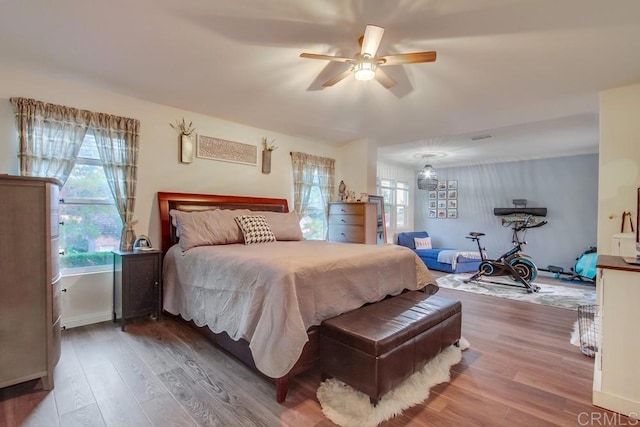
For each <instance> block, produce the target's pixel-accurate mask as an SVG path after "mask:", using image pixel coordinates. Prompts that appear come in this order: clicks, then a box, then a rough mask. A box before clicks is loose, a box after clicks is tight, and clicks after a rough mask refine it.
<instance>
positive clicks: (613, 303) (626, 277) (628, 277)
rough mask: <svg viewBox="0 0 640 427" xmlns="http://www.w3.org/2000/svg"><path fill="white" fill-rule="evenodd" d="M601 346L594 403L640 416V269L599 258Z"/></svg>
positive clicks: (594, 376) (596, 370) (596, 365)
mask: <svg viewBox="0 0 640 427" xmlns="http://www.w3.org/2000/svg"><path fill="white" fill-rule="evenodd" d="M598 270H599V277H598V283H597V303H598V306H599V307H600V310H599V311H600V322H599V326H600V331H599V336H600V346H599V349H598V352H597V353H596V360H595V366H594V375H593V404H594V405H596V406H600V407H602V408H606V409H610V410H612V411H615V412H618V413H621V414H625V415H630V416H632V417H634V418H637V417H638V415H639V414H640V368H639V366H640V328H639V327H638V325H640V310H639V309H638V301H640V267H637V266H631V265H628V264H626V263H625V262H624V261H623V260H622V258H620V257H616V256H608V255H601V256H599V257H598Z"/></svg>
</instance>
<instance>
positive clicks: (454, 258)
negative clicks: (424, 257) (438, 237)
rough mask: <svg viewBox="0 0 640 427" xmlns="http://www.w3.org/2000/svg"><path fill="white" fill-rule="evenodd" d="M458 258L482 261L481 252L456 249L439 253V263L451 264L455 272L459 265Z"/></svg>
mask: <svg viewBox="0 0 640 427" xmlns="http://www.w3.org/2000/svg"><path fill="white" fill-rule="evenodd" d="M458 257H463V258H468V259H481V257H480V252H477V251H476V252H473V251H457V250H455V249H451V250H449V249H445V250H443V251H440V252H438V262H440V263H442V264H451V269H453V270H455V268H456V265H457V264H458Z"/></svg>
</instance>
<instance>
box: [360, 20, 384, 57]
mask: <svg viewBox="0 0 640 427" xmlns="http://www.w3.org/2000/svg"><path fill="white" fill-rule="evenodd" d="M382 34H384V28H382V27H378V26H377V25H367V28H366V29H365V30H364V38H363V39H362V48H361V49H360V55H362V56H364V55H365V54H366V55H369V56H371V57H372V58H373V57H375V56H376V52H377V51H378V47H379V46H380V41H381V40H382Z"/></svg>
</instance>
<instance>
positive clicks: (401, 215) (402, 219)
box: [396, 206, 407, 228]
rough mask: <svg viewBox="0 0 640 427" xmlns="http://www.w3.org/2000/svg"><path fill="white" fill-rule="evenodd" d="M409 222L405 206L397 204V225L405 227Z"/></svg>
mask: <svg viewBox="0 0 640 427" xmlns="http://www.w3.org/2000/svg"><path fill="white" fill-rule="evenodd" d="M406 224H407V215H406V209H405V208H404V206H396V226H397V227H398V228H400V227H404V226H406Z"/></svg>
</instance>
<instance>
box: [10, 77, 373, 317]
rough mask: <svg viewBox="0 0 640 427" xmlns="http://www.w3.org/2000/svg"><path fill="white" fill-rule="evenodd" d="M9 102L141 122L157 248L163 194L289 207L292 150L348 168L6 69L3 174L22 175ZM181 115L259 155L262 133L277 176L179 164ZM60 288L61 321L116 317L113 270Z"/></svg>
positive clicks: (146, 215)
mask: <svg viewBox="0 0 640 427" xmlns="http://www.w3.org/2000/svg"><path fill="white" fill-rule="evenodd" d="M11 97H25V98H35V99H38V100H40V101H45V102H52V103H56V104H62V105H67V106H70V107H75V108H80V109H86V110H91V111H96V112H102V113H109V114H115V115H119V116H125V117H132V118H136V119H139V120H140V122H141V124H140V155H139V167H138V186H137V199H136V209H135V215H134V219H135V220H137V221H138V223H137V224H136V225H135V231H136V234H146V235H147V236H149V238H150V239H151V241H152V243H153V244H154V246H159V245H160V221H159V218H158V206H157V198H156V193H157V192H158V191H172V192H188V193H211V194H235V195H245V196H266V197H282V198H287V199H288V200H289V205H290V206H293V180H292V173H291V160H290V156H289V152H290V151H302V152H306V153H309V154H314V155H319V156H326V157H331V158H334V159H336V170H341V168H342V167H343V164H342V163H343V161H342V158H341V149H340V148H338V147H331V146H328V145H326V144H322V143H321V141H314V140H309V139H302V138H295V137H292V136H289V135H284V134H279V133H276V132H270V131H267V130H264V129H258V128H254V127H251V126H245V125H240V124H237V123H233V122H229V121H225V120H221V119H217V118H213V117H208V116H204V115H202V114H196V113H192V112H189V111H184V110H178V109H175V108H172V107H169V106H165V105H160V104H155V103H152V102H147V101H143V100H140V99H135V98H131V97H128V96H125V95H121V94H117V93H113V92H108V91H104V90H100V89H97V88H92V87H89V86H84V85H81V84H78V83H73V82H68V81H63V80H57V79H53V78H49V77H43V76H39V75H35V74H28V73H25V72H23V71H19V72H18V71H14V70H9V69H5V68H2V67H0V138H1V139H0V173H10V174H17V173H18V172H19V163H18V158H17V153H18V139H17V134H16V130H15V124H14V117H13V110H12V107H11V105H10V103H9V98H11ZM212 102H220V100H212ZM182 117H184V118H185V119H186V120H188V121H193V123H194V126H195V127H196V129H197V133H200V134H203V135H208V136H214V137H217V138H223V139H228V140H232V141H238V142H242V143H246V144H255V145H257V146H258V149H259V150H260V144H261V139H262V137H263V136H266V137H268V138H269V139H270V140H271V139H275V144H276V145H277V146H278V149H277V150H276V151H274V152H273V155H272V156H273V157H272V160H271V173H270V174H269V175H265V174H262V173H261V168H260V157H259V160H258V166H247V165H239V164H235V163H226V162H219V161H212V160H206V159H200V158H195V159H194V161H193V163H191V164H181V163H179V161H178V147H179V144H178V134H177V133H176V132H175V131H174V130H173V129H172V128H171V127H170V126H169V123H173V122H175V120H176V119H180V118H182ZM348 161H349V164H350V165H353V166H354V167H355V168H356V170H361V166H360V164H364V165H366V160H362V159H361V158H359V157H358V156H353V157H350V158H349V160H348ZM364 167H366V166H364ZM336 178H338V176H336ZM374 180H375V178H374ZM338 182H339V178H338ZM62 285H63V287H65V288H67V293H66V294H65V295H64V299H65V300H66V301H64V302H63V304H64V305H63V307H64V308H65V310H63V313H62V315H63V323H64V322H67V323H69V324H72V325H74V326H77V325H79V324H82V322H83V321H84V320H83V319H91V321H101V320H108V319H109V318H110V316H109V312H110V310H111V304H112V303H111V299H112V274H111V273H100V274H92V275H87V276H74V277H65V278H63V283H62ZM88 288H90V289H88Z"/></svg>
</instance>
